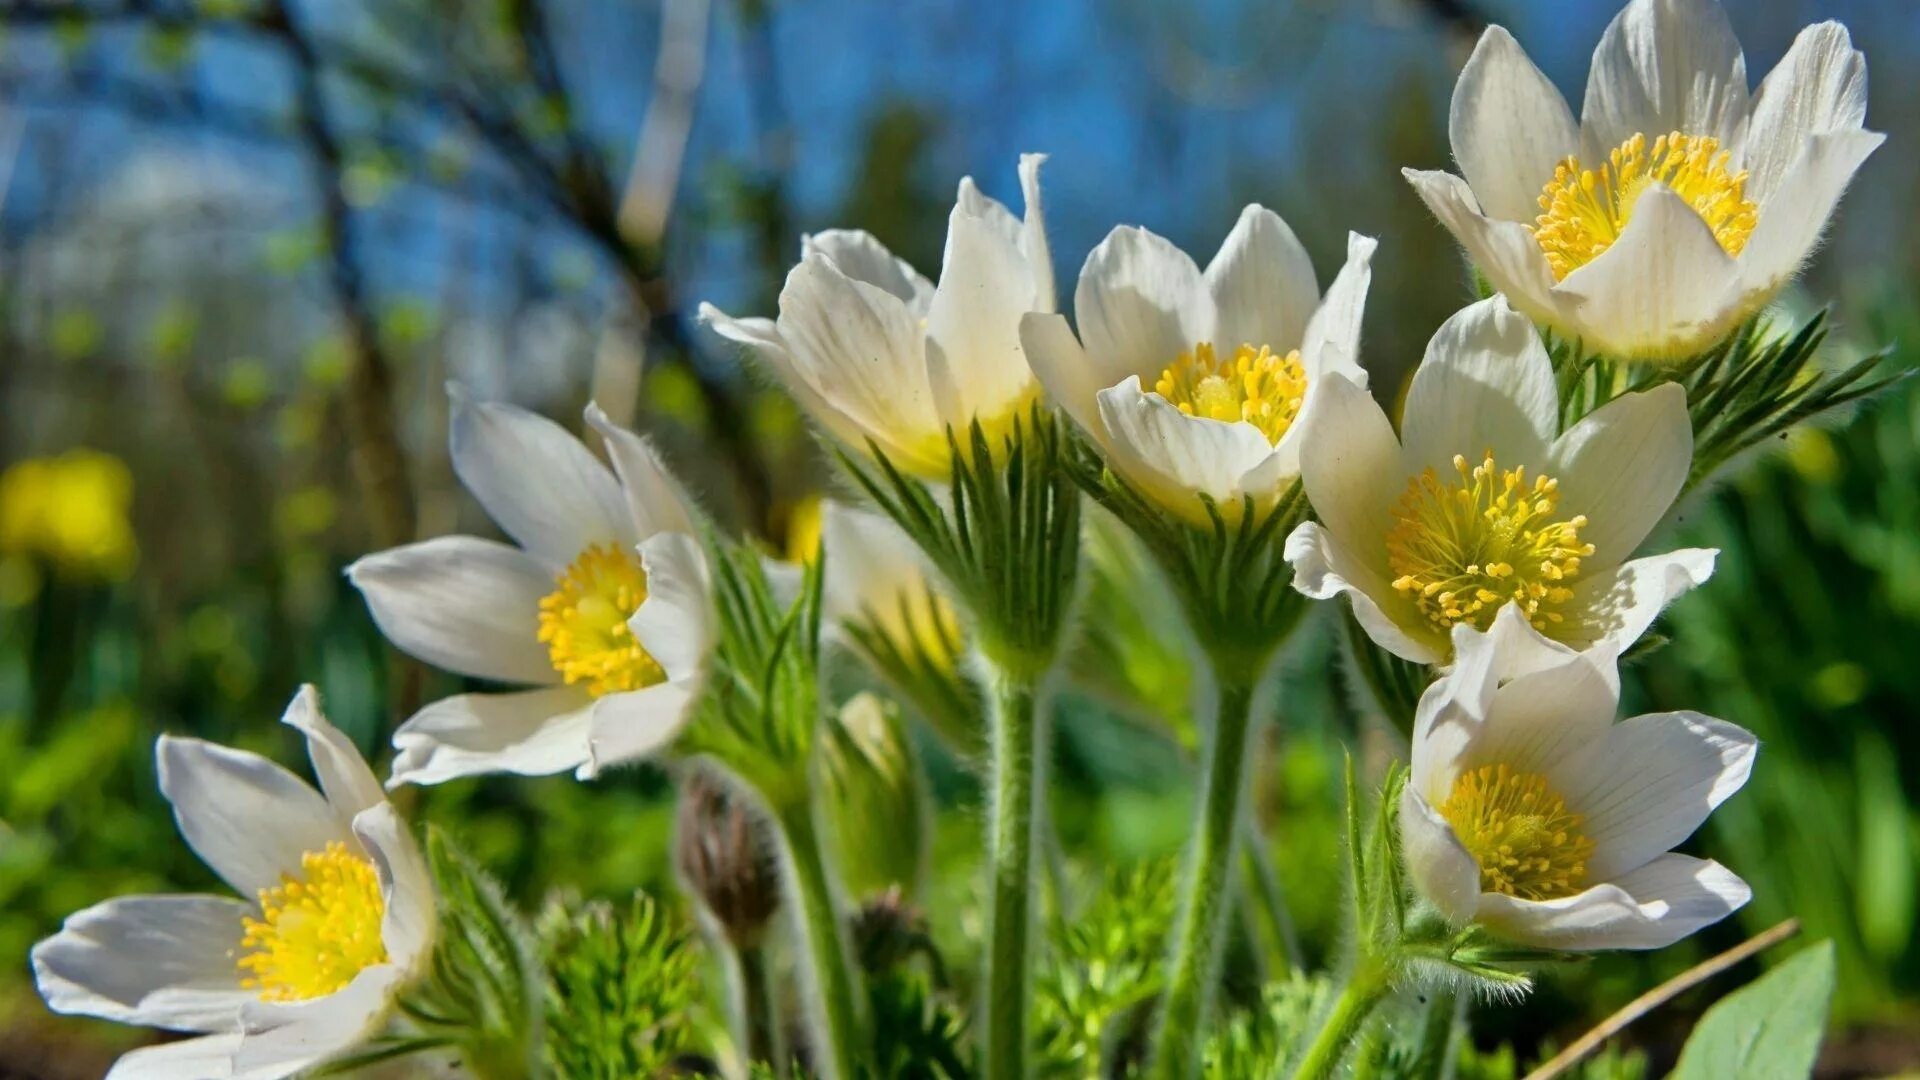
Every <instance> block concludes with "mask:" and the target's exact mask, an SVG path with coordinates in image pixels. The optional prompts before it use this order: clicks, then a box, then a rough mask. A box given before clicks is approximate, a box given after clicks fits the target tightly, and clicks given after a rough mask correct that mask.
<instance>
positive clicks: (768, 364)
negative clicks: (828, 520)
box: [700, 285, 933, 449]
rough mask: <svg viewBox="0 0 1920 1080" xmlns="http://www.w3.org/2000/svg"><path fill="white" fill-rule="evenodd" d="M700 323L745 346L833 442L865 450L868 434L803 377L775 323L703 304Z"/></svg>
mask: <svg viewBox="0 0 1920 1080" xmlns="http://www.w3.org/2000/svg"><path fill="white" fill-rule="evenodd" d="M927 302H928V303H929V304H931V303H932V302H933V286H931V285H929V286H927ZM921 312H922V314H924V312H925V309H924V308H922V309H921ZM700 321H701V322H703V323H705V324H706V325H708V326H710V327H712V328H713V330H714V332H715V333H717V334H719V335H720V336H721V337H724V338H726V339H727V340H729V341H732V342H736V343H738V344H740V345H743V346H745V347H746V349H747V351H748V352H749V353H750V354H751V355H752V356H753V358H754V359H755V360H756V361H758V362H759V363H760V364H761V365H763V366H764V367H765V368H766V370H767V371H769V372H771V373H772V374H773V375H774V377H775V378H777V379H779V380H780V384H781V385H782V386H784V387H786V390H787V393H789V394H791V395H792V396H793V399H794V401H795V402H796V403H798V404H799V406H800V408H801V410H802V411H804V412H805V413H806V414H807V415H808V416H810V417H812V418H813V420H814V422H815V423H818V424H820V425H821V426H822V427H825V428H826V429H827V431H828V433H829V434H831V435H832V436H833V437H834V438H836V439H838V440H840V441H841V442H843V443H845V444H847V445H848V446H850V447H855V448H860V449H864V448H865V446H866V441H867V438H868V437H869V433H868V432H867V431H866V429H864V428H862V427H861V426H860V425H859V424H858V423H856V422H854V419H853V418H852V417H851V416H849V415H847V413H846V412H844V411H842V410H841V408H840V407H839V406H838V405H836V404H835V403H833V402H831V401H829V400H827V398H826V397H825V396H823V395H822V394H821V392H820V390H819V388H818V387H816V386H815V385H814V384H813V382H812V381H811V380H809V379H808V378H807V377H805V376H804V375H802V373H801V370H800V362H799V361H798V360H796V359H795V357H794V352H793V348H792V347H791V346H790V345H789V343H788V342H787V339H786V338H785V337H783V336H781V334H780V330H779V327H778V326H777V325H776V324H775V323H774V321H773V320H772V319H736V318H733V317H732V316H730V315H728V314H727V313H726V312H724V311H721V310H720V309H719V308H717V307H714V306H713V305H712V304H708V303H702V304H701V305H700ZM878 441H879V442H880V443H881V445H882V446H883V447H884V446H887V445H888V442H887V440H886V439H884V438H880V439H878Z"/></svg>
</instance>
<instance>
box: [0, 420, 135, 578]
mask: <svg viewBox="0 0 1920 1080" xmlns="http://www.w3.org/2000/svg"><path fill="white" fill-rule="evenodd" d="M132 507H133V474H132V473H131V472H129V471H128V470H127V467H126V465H125V463H123V462H122V461H121V460H120V459H119V458H116V457H114V456H113V455H111V454H106V453H101V452H100V451H97V450H87V449H74V450H69V451H67V452H65V453H63V454H61V455H59V456H58V457H42V458H28V459H26V460H24V461H20V462H16V463H15V464H14V465H12V466H11V467H9V468H8V469H7V471H6V472H5V473H4V474H0V552H4V553H5V554H7V555H9V556H16V557H38V558H40V559H44V560H46V561H47V562H50V563H52V564H54V565H55V566H57V567H59V568H60V569H61V570H62V571H64V572H66V573H70V574H74V575H77V576H83V577H95V578H102V579H106V580H119V579H121V578H124V577H126V576H127V574H128V573H130V572H131V571H132V570H133V566H134V562H135V561H136V560H137V558H138V556H139V548H138V545H137V544H136V543H135V542H134V538H133V522H132V520H131V518H130V511H131V510H132Z"/></svg>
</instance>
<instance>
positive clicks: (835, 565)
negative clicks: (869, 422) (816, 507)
mask: <svg viewBox="0 0 1920 1080" xmlns="http://www.w3.org/2000/svg"><path fill="white" fill-rule="evenodd" d="M821 546H822V547H823V548H824V550H825V551H826V553H827V566H826V579H825V580H824V581H823V582H821V609H822V611H823V613H824V614H825V615H826V617H827V618H828V619H829V620H831V621H832V622H833V623H834V624H836V625H838V626H842V627H852V628H855V632H856V633H857V634H859V635H861V636H869V635H872V636H877V637H879V638H881V639H884V640H885V641H886V643H887V646H888V647H890V648H892V649H893V650H895V651H896V652H898V653H899V654H900V655H901V656H903V657H908V658H919V659H923V660H926V661H930V662H932V663H934V664H936V665H938V666H939V667H940V669H941V670H943V671H946V672H948V673H951V672H953V671H954V670H955V669H956V668H957V666H958V665H959V662H960V656H961V655H962V653H963V652H964V645H963V639H962V637H961V628H960V620H959V617H958V615H957V614H956V613H955V611H954V608H953V604H952V602H951V601H950V600H949V599H948V597H947V594H946V591H945V589H944V588H943V587H942V586H941V585H940V583H939V578H938V577H937V576H936V575H935V574H934V572H933V568H932V567H930V566H928V565H927V560H926V556H924V555H923V554H921V552H920V549H919V548H917V547H915V546H914V545H913V541H912V540H911V539H909V538H908V536H907V534H906V533H905V532H903V531H901V529H900V527H899V526H898V525H895V524H894V523H893V521H892V520H891V519H889V518H886V517H884V516H882V515H880V514H876V513H874V512H872V511H870V510H862V509H859V508H857V507H853V506H848V505H846V504H845V503H840V502H834V501H831V500H828V501H827V502H826V503H825V504H824V506H823V507H822V525H821Z"/></svg>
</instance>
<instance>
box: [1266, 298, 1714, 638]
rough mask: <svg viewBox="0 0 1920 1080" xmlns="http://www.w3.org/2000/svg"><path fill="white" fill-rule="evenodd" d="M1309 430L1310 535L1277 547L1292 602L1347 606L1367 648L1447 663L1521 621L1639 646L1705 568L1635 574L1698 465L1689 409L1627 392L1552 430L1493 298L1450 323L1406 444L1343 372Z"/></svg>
mask: <svg viewBox="0 0 1920 1080" xmlns="http://www.w3.org/2000/svg"><path fill="white" fill-rule="evenodd" d="M1321 393H1322V395H1323V398H1322V400H1321V402H1320V403H1319V404H1318V405H1317V406H1316V408H1315V409H1314V411H1313V413H1312V414H1310V415H1309V416H1308V417H1307V418H1306V420H1305V421H1304V423H1305V426H1306V429H1307V430H1306V431H1305V433H1304V437H1303V442H1302V444H1301V445H1302V449H1301V462H1300V464H1301V475H1302V477H1303V479H1304V480H1305V483H1306V489H1307V497H1308V499H1309V500H1310V501H1311V502H1312V504H1313V509H1314V513H1315V514H1316V515H1317V516H1318V518H1319V521H1318V522H1308V523H1305V524H1303V525H1301V526H1299V527H1298V528H1297V529H1295V530H1294V532H1293V535H1291V536H1289V537H1288V538H1287V545H1286V557H1287V560H1288V561H1289V562H1291V563H1292V564H1293V568H1294V586H1295V587H1296V588H1298V589H1299V590H1300V591H1301V592H1303V593H1305V594H1307V595H1308V596H1311V597H1315V598H1317V599H1327V598H1330V597H1333V596H1337V595H1340V594H1343V593H1344V594H1345V595H1346V596H1347V597H1348V599H1349V600H1350V601H1351V603H1352V605H1353V614H1354V617H1355V618H1356V619H1358V620H1359V622H1360V625H1361V626H1362V627H1363V628H1364V629H1365V630H1366V632H1367V634H1368V636H1370V637H1371V638H1372V639H1373V640H1374V641H1375V642H1376V643H1377V644H1379V645H1380V646H1381V647H1382V648H1384V649H1386V650H1388V651H1390V652H1392V653H1394V654H1395V655H1397V656H1400V657H1403V658H1405V659H1408V660H1412V661H1415V662H1418V663H1428V664H1439V663H1445V662H1446V661H1447V660H1448V659H1449V657H1450V655H1451V653H1452V641H1453V637H1452V634H1453V630H1454V628H1455V627H1457V626H1462V625H1466V626H1471V627H1473V628H1475V629H1480V630H1485V629H1487V628H1488V627H1489V626H1491V625H1492V623H1493V620H1494V617H1495V615H1496V614H1498V613H1499V611H1500V610H1501V608H1503V607H1505V606H1507V605H1510V604H1511V605H1517V606H1518V607H1519V608H1520V609H1521V612H1522V614H1523V615H1524V616H1525V617H1526V619H1527V620H1528V621H1529V622H1530V623H1531V624H1532V625H1533V626H1534V627H1535V628H1536V629H1538V630H1539V631H1540V632H1541V633H1543V634H1545V635H1546V636H1548V637H1550V638H1552V639H1554V640H1556V641H1560V642H1564V643H1566V644H1569V645H1573V646H1575V647H1580V648H1584V647H1586V646H1588V645H1592V644H1595V643H1597V642H1610V643H1613V644H1614V645H1618V646H1621V647H1624V646H1626V645H1627V644H1629V643H1631V642H1633V641H1634V640H1635V639H1637V638H1638V637H1639V636H1640V635H1641V634H1642V633H1643V632H1644V631H1645V630H1646V628H1647V627H1648V626H1649V625H1650V624H1651V623H1652V622H1653V620H1654V618H1655V616H1657V615H1659V613H1660V610H1661V609H1662V608H1663V607H1665V606H1666V605H1667V603H1668V602H1669V601H1671V600H1672V599H1673V598H1674V597H1676V596H1678V595H1680V594H1681V593H1683V592H1685V591H1686V590H1688V589H1691V588H1693V587H1694V586H1695V585H1698V584H1700V583H1701V582H1703V581H1705V580H1706V579H1707V577H1708V576H1709V575H1710V574H1712V572H1713V560H1714V555H1715V553H1714V552H1713V551H1710V550H1703V549H1695V548H1689V549H1684V550H1680V551H1674V552H1670V553H1667V554H1664V555H1653V556H1648V557H1644V558H1639V559H1629V556H1631V555H1632V554H1633V551H1634V549H1635V548H1637V547H1638V546H1639V545H1640V543H1641V541H1643V540H1644V539H1646V536H1647V534H1648V533H1649V532H1651V531H1652V530H1653V527H1654V526H1655V525H1656V524H1657V523H1658V522H1659V521H1660V519H1661V518H1662V517H1663V516H1664V515H1665V514H1666V512H1667V510H1668V508H1669V507H1670V506H1671V505H1672V503H1673V500H1674V498H1675V496H1676V495H1678V494H1679V492H1680V487H1681V485H1682V484H1683V483H1684V482H1685V481H1686V478H1687V470H1688V468H1689V467H1690V465H1691V463H1692V459H1693V429H1692V427H1691V425H1690V424H1689V421H1688V418H1687V407H1686V393H1685V391H1683V390H1682V389H1681V388H1680V387H1679V386H1678V385H1675V384H1673V383H1665V384H1662V385H1659V386H1656V387H1654V388H1652V389H1650V390H1645V391H1638V392H1633V393H1625V394H1622V395H1620V396H1619V397H1618V398H1615V399H1614V400H1612V401H1610V402H1608V403H1607V404H1605V405H1603V406H1601V407H1600V408H1598V409H1596V410H1594V411H1593V412H1592V413H1590V414H1589V415H1587V416H1586V417H1585V418H1583V419H1582V420H1580V421H1579V422H1578V423H1576V424H1574V425H1573V427H1571V428H1569V429H1568V430H1567V431H1565V432H1564V433H1562V432H1561V431H1560V408H1559V391H1558V386H1557V384H1556V382H1555V380H1554V372H1553V365H1552V363H1551V362H1550V361H1549V360H1548V358H1547V353H1546V350H1545V349H1544V348H1543V347H1542V346H1541V344H1540V338H1539V335H1538V334H1536V333H1535V332H1534V329H1533V326H1532V325H1531V324H1530V323H1528V322H1527V320H1526V319H1525V318H1523V317H1522V316H1520V315H1519V314H1517V313H1516V312H1514V310H1513V309H1512V308H1510V307H1508V306H1507V303H1506V301H1505V300H1504V299H1502V298H1501V297H1498V296H1496V297H1493V298H1492V299H1490V300H1483V301H1481V302H1479V303H1477V304H1474V305H1472V306H1470V307H1468V308H1466V309H1464V310H1462V311H1460V312H1459V313H1458V314H1456V315H1454V316H1453V317H1452V318H1450V319H1448V320H1447V321H1446V323H1445V324H1443V325H1442V326H1441V327H1440V330H1439V332H1438V333H1436V334H1434V336H1433V340H1432V342H1431V343H1430V344H1429V345H1428V346H1427V355H1426V358H1425V359H1424V360H1422V361H1421V363H1420V366H1419V368H1418V369H1417V370H1416V371H1415V372H1414V375H1413V382H1412V385H1411V387H1410V388H1409V389H1408V392H1407V400H1406V409H1405V416H1404V418H1403V420H1402V422H1401V430H1400V435H1399V438H1398V439H1396V438H1395V436H1394V431H1393V426H1392V424H1390V423H1389V422H1388V420H1387V415H1386V413H1385V412H1383V411H1382V410H1381V408H1380V406H1379V405H1378V404H1376V403H1375V402H1374V400H1373V398H1372V397H1371V396H1370V395H1369V394H1368V393H1367V392H1366V391H1365V390H1364V389H1362V388H1361V387H1359V386H1358V385H1356V384H1354V383H1352V382H1349V381H1348V380H1347V379H1346V378H1344V377H1343V376H1340V375H1338V374H1335V375H1330V376H1328V377H1327V379H1326V384H1325V386H1324V388H1323V389H1322V391H1321Z"/></svg>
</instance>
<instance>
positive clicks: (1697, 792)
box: [1516, 712, 1758, 881]
mask: <svg viewBox="0 0 1920 1080" xmlns="http://www.w3.org/2000/svg"><path fill="white" fill-rule="evenodd" d="M1757 749H1758V744H1757V743H1756V741H1755V740H1754V737H1753V734H1752V733H1751V732H1749V731H1747V730H1746V729H1744V728H1741V727H1738V726H1736V725H1734V724H1729V723H1727V722H1726V721H1724V720H1716V719H1714V718H1713V717H1710V716H1702V715H1700V714H1699V713H1691V712H1676V713H1655V714H1652V715H1648V716H1636V717H1634V718H1633V719H1631V720H1625V721H1622V722H1621V723H1619V724H1616V725H1613V727H1612V728H1611V729H1610V730H1606V731H1605V732H1604V733H1603V736H1602V738H1601V739H1600V740H1598V741H1596V742H1594V743H1593V744H1591V745H1590V746H1589V747H1588V748H1587V749H1586V751H1585V752H1583V753H1581V754H1579V755H1578V756H1577V757H1575V758H1570V759H1569V760H1568V761H1566V762H1565V763H1564V764H1563V766H1562V767H1561V768H1559V769H1557V770H1555V774H1554V778H1555V780H1556V781H1557V782H1558V784H1557V786H1558V789H1559V791H1560V794H1561V795H1562V797H1564V798H1565V799H1566V800H1567V806H1568V808H1569V809H1571V810H1573V811H1574V812H1575V813H1578V814H1580V815H1581V817H1582V818H1583V819H1584V820H1583V821H1582V822H1581V828H1582V831H1584V832H1585V833H1586V835H1587V838H1588V839H1590V840H1592V841H1593V844H1594V849H1593V855H1592V857H1590V858H1589V859H1588V860H1587V872H1588V873H1589V874H1591V875H1592V878H1593V880H1597V881H1608V880H1613V879H1617V878H1619V877H1620V876H1621V875H1622V874H1625V873H1627V872H1628V871H1631V870H1635V869H1638V868H1639V867H1641V866H1642V865H1644V864H1646V863H1647V862H1649V861H1650V860H1652V859H1653V858H1655V857H1656V856H1658V855H1661V854H1663V853H1665V852H1667V851H1669V850H1671V849H1672V848H1674V847H1676V846H1678V845H1679V844H1680V842H1681V841H1683V840H1685V839H1686V838H1687V837H1689V836H1692V835H1693V832H1694V830H1695V829H1698V828H1699V827H1700V824H1701V822H1704V821H1705V820H1707V815H1708V814H1710V813H1712V812H1713V809H1714V807H1716V806H1719V805H1720V804H1721V803H1722V802H1725V801H1726V800H1727V798H1728V797H1729V796H1731V795H1732V794H1733V793H1734V792H1736V791H1738V790H1740V787H1741V785H1743V784H1745V783H1746V782H1747V776H1748V774H1749V773H1750V772H1751V771H1752V769H1753V757H1754V753H1755V751H1756V750H1757ZM1517 767H1518V766H1517V765H1516V768H1517Z"/></svg>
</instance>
